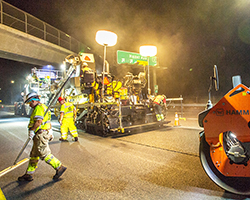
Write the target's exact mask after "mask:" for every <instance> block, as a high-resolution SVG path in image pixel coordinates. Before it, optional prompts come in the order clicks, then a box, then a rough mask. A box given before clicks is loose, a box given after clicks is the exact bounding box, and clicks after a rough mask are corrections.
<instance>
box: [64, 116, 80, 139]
mask: <svg viewBox="0 0 250 200" xmlns="http://www.w3.org/2000/svg"><path fill="white" fill-rule="evenodd" d="M68 131H69V132H70V134H71V135H72V137H74V138H75V137H78V133H77V128H76V126H75V122H74V120H73V117H70V118H63V120H62V125H61V138H62V139H63V140H66V139H67V137H68Z"/></svg>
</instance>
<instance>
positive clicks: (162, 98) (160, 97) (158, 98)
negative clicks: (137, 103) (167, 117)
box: [154, 95, 166, 105]
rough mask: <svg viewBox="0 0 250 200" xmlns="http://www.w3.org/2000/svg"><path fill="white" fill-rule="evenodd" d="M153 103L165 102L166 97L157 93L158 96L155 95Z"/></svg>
mask: <svg viewBox="0 0 250 200" xmlns="http://www.w3.org/2000/svg"><path fill="white" fill-rule="evenodd" d="M154 103H156V104H158V105H161V104H163V103H166V99H165V98H164V96H162V95H158V96H156V97H155V99H154Z"/></svg>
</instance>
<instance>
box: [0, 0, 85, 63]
mask: <svg viewBox="0 0 250 200" xmlns="http://www.w3.org/2000/svg"><path fill="white" fill-rule="evenodd" d="M82 50H83V51H85V52H87V51H88V50H89V47H87V46H86V45H84V44H82V43H81V42H79V41H77V40H76V39H74V38H73V37H71V36H69V35H68V34H66V33H64V32H62V31H60V30H58V29H56V28H54V27H53V26H51V25H49V24H47V23H45V22H43V21H41V20H39V19H37V18H36V17H34V16H32V15H30V14H28V13H26V12H24V11H22V10H20V9H18V8H16V7H14V6H12V5H10V4H9V3H7V2H4V1H2V0H0V58H5V59H9V60H14V61H19V62H24V63H29V64H34V65H40V66H43V65H53V66H60V65H61V64H62V62H63V60H64V58H65V57H66V56H67V55H69V54H73V53H78V52H80V51H82Z"/></svg>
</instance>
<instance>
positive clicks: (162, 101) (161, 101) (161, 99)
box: [153, 95, 167, 121]
mask: <svg viewBox="0 0 250 200" xmlns="http://www.w3.org/2000/svg"><path fill="white" fill-rule="evenodd" d="M153 103H154V109H155V114H156V119H157V121H164V115H163V113H162V111H163V109H164V108H165V109H167V104H166V96H165V95H157V96H156V97H155V98H154V101H153ZM163 106H164V108H163Z"/></svg>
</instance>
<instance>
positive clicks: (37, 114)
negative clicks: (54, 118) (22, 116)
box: [28, 103, 51, 132]
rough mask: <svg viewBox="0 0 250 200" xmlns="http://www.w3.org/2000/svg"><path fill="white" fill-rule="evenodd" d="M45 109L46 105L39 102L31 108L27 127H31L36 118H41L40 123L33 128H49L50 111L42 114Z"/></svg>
mask: <svg viewBox="0 0 250 200" xmlns="http://www.w3.org/2000/svg"><path fill="white" fill-rule="evenodd" d="M46 110H47V106H46V105H44V104H42V103H39V104H38V105H37V106H36V107H35V108H34V110H33V112H32V114H31V116H30V122H29V125H28V128H31V127H33V125H34V124H35V122H36V121H37V120H40V119H41V120H42V124H41V125H40V126H39V127H38V128H37V129H36V130H35V132H36V131H38V130H39V129H42V130H46V129H50V128H51V112H50V111H48V112H47V114H46V115H45V116H44V114H45V112H46Z"/></svg>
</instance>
